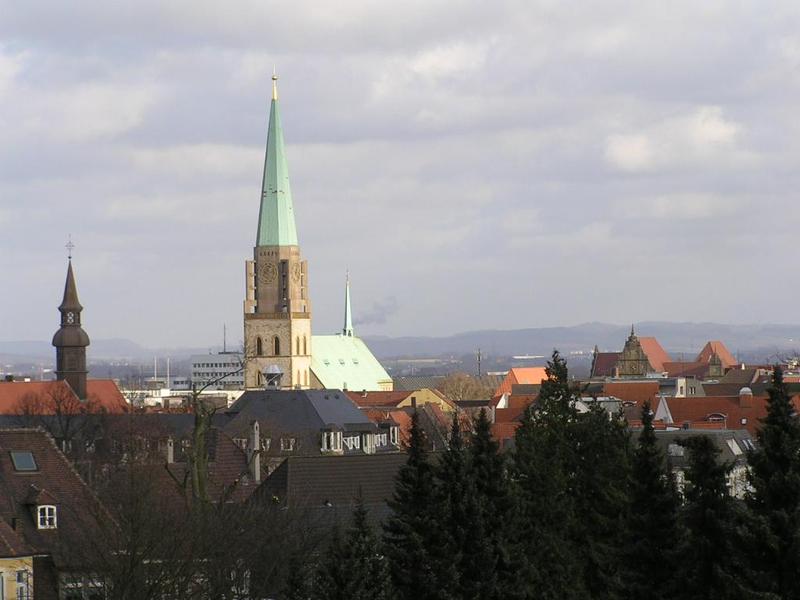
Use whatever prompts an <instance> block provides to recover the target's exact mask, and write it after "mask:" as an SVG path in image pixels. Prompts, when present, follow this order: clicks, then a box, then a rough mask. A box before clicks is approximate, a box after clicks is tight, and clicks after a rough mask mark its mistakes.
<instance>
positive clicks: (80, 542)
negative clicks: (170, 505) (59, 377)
mask: <svg viewBox="0 0 800 600" xmlns="http://www.w3.org/2000/svg"><path fill="white" fill-rule="evenodd" d="M110 522H111V521H110V517H109V515H108V513H107V512H106V511H105V509H104V508H103V507H102V505H101V504H100V502H99V500H98V499H97V498H96V496H95V495H94V494H93V493H92V491H91V490H90V489H89V488H88V487H87V486H86V484H85V483H84V482H83V480H82V479H81V478H80V477H79V476H78V474H77V472H76V471H75V470H74V469H73V468H72V466H71V465H70V463H69V461H68V460H67V458H66V457H65V456H64V455H63V454H62V453H61V452H60V450H59V449H58V448H57V446H56V444H55V442H54V440H53V439H52V438H51V437H50V436H49V435H47V434H46V433H45V432H44V431H40V430H34V429H3V430H0V569H2V585H3V591H4V592H6V593H7V594H8V595H6V596H4V597H7V598H33V597H34V594H35V597H36V599H37V600H40V599H48V598H53V599H56V598H67V597H70V598H71V597H88V596H75V595H74V594H76V593H78V594H83V593H84V592H86V593H88V592H89V591H90V590H97V589H98V588H99V587H101V584H99V583H98V582H97V581H94V580H92V578H91V576H90V575H89V573H90V572H91V570H90V568H89V567H88V565H89V564H91V563H90V560H91V559H90V557H91V550H90V548H89V547H90V544H89V540H90V539H92V538H93V536H101V535H102V534H101V531H102V528H103V526H108V525H109V524H110ZM12 573H13V575H12ZM7 578H8V579H7ZM10 582H13V583H12V585H9V583H10ZM12 590H13V594H12Z"/></svg>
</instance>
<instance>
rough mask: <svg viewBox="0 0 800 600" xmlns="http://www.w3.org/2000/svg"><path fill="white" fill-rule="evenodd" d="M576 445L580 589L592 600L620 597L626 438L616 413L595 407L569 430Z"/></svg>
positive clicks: (627, 466)
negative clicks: (586, 592)
mask: <svg viewBox="0 0 800 600" xmlns="http://www.w3.org/2000/svg"><path fill="white" fill-rule="evenodd" d="M572 428H573V430H574V433H573V435H572V438H573V439H574V444H575V447H576V452H575V459H576V464H575V479H574V483H573V489H574V503H575V511H576V516H575V520H574V527H575V529H574V533H573V537H574V539H575V542H576V553H577V558H578V560H579V561H580V568H581V573H582V577H583V581H584V585H585V587H586V589H587V591H588V592H589V595H590V596H591V598H593V599H603V598H605V599H613V598H618V597H619V596H620V593H621V590H622V584H623V576H622V573H621V569H620V566H621V556H620V552H621V548H622V545H623V542H624V536H623V532H624V525H625V515H626V512H627V509H628V506H629V496H628V491H629V484H630V439H629V434H628V429H627V424H626V423H625V421H624V419H622V416H621V415H616V416H612V417H611V418H609V414H608V411H606V410H605V409H604V408H603V407H602V406H600V405H599V404H597V403H592V404H590V405H589V410H588V412H586V413H583V414H580V415H578V417H577V419H576V420H575V422H574V424H573V426H572Z"/></svg>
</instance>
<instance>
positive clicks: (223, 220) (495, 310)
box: [0, 0, 800, 347]
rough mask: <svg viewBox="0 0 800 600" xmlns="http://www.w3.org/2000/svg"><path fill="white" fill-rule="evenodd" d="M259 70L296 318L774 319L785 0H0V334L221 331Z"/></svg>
mask: <svg viewBox="0 0 800 600" xmlns="http://www.w3.org/2000/svg"><path fill="white" fill-rule="evenodd" d="M273 66H275V67H276V68H277V72H278V75H279V77H280V79H279V82H278V83H279V90H280V102H281V112H282V114H281V117H282V121H283V127H284V134H285V139H286V144H287V154H288V162H289V169H290V176H291V182H292V193H293V197H294V207H295V215H296V219H297V229H298V236H299V239H300V244H301V248H302V252H303V254H304V256H305V258H306V259H307V260H308V262H309V283H310V289H311V298H312V302H313V313H314V322H313V328H314V332H315V333H331V332H334V331H336V330H338V329H340V328H341V325H342V323H341V321H342V313H343V300H344V279H345V273H346V271H347V270H348V269H349V271H350V277H351V282H352V298H353V310H354V316H355V323H356V333H357V334H362V335H389V336H403V335H447V334H451V333H456V332H461V331H468V330H477V329H513V328H521V327H538V326H550V325H571V324H577V323H582V322H587V321H604V322H613V323H630V322H634V321H637V322H638V321H647V320H650V321H652V320H666V321H714V322H724V323H762V322H792V323H796V322H798V321H800V319H798V317H797V316H796V314H797V313H796V311H795V310H794V305H795V304H796V303H795V298H796V297H797V295H798V292H800V282H798V279H797V278H796V277H795V267H796V256H797V239H798V236H797V233H798V229H799V226H800V198H799V197H798V189H800V169H798V163H800V119H798V117H797V113H798V111H800V108H798V107H799V106H800V102H799V100H800V4H798V3H797V2H779V1H775V2H769V3H764V2H758V1H752V2H748V1H739V2H720V1H714V0H709V1H707V2H697V1H696V0H693V1H691V2H683V1H675V2H669V3H663V2H633V1H631V2H618V1H614V0H604V1H602V2H594V1H591V0H585V1H582V2H579V3H574V2H558V1H552V0H543V1H531V0H520V1H511V0H509V1H504V0H493V1H491V2H489V1H486V2H477V1H476V2H469V1H466V2H453V1H449V2H444V1H440V0H420V1H417V0H407V1H405V2H393V3H389V2H385V1H383V2H366V1H353V0H339V1H337V2H335V3H333V2H312V1H309V2H307V1H304V0H294V1H293V2H271V1H264V0H240V1H231V2H225V3H220V2H207V1H200V0H191V1H188V0H186V1H173V2H165V1H163V0H140V1H138V2H124V3H122V2H109V1H108V0H97V1H75V2H69V3H64V2H55V1H49V2H47V1H38V0H31V1H28V2H13V1H11V0H0V274H2V275H1V276H2V279H0V281H2V285H0V289H2V293H0V340H3V341H10V340H45V339H49V338H50V336H52V334H53V332H54V331H55V330H56V328H57V325H58V312H57V310H56V307H57V306H58V304H59V302H60V300H61V294H62V290H63V285H64V276H65V272H66V250H65V248H64V245H65V244H66V243H67V239H68V235H70V234H71V236H72V241H73V242H74V244H75V246H76V247H75V250H74V259H73V262H74V267H75V273H76V278H77V282H78V288H79V292H80V298H81V302H82V303H83V305H84V319H83V321H84V326H85V329H86V330H87V332H88V333H89V334H90V336H92V337H94V338H104V339H105V338H128V339H131V340H134V341H136V342H138V343H140V344H142V345H144V346H147V347H180V346H191V345H195V346H196V345H200V346H202V345H207V344H213V343H219V342H221V338H222V328H223V324H225V325H226V326H227V330H228V340H229V342H231V341H233V342H234V343H235V342H236V340H237V339H241V327H242V317H241V312H242V300H243V296H244V261H245V260H246V259H247V258H249V257H251V256H252V247H253V244H254V243H255V235H256V221H257V217H258V203H259V194H260V183H261V176H262V165H263V160H264V146H265V142H266V128H267V118H268V110H269V98H270V86H271V81H270V77H271V75H272V70H273Z"/></svg>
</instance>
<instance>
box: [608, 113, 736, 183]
mask: <svg viewBox="0 0 800 600" xmlns="http://www.w3.org/2000/svg"><path fill="white" fill-rule="evenodd" d="M741 131H742V125H741V124H739V123H736V122H734V121H732V120H728V119H726V118H725V117H724V115H723V110H722V107H720V106H700V107H697V108H695V109H693V110H691V111H689V112H685V113H684V114H681V115H678V116H674V117H669V118H665V119H662V120H660V121H659V122H656V123H654V124H652V125H645V126H644V127H642V128H641V130H640V131H638V132H636V133H633V132H631V133H623V134H612V135H609V136H608V138H607V140H606V160H607V161H608V162H609V163H610V164H611V165H613V166H614V167H616V168H618V169H621V170H624V171H646V170H653V169H657V168H659V169H669V168H672V167H675V166H688V167H700V166H703V165H704V164H707V163H709V162H716V163H718V164H723V165H725V166H729V167H733V166H736V165H737V164H738V163H740V162H741V159H742V158H743V157H744V153H742V152H740V151H739V149H738V148H737V139H738V137H739V136H740V134H741Z"/></svg>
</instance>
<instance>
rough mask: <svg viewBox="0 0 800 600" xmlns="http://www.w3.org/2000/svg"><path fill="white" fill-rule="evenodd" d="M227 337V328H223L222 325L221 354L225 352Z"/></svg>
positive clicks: (223, 325)
mask: <svg viewBox="0 0 800 600" xmlns="http://www.w3.org/2000/svg"><path fill="white" fill-rule="evenodd" d="M227 337H228V331H227V328H226V326H225V323H223V324H222V353H223V354H225V352H226V351H227Z"/></svg>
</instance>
